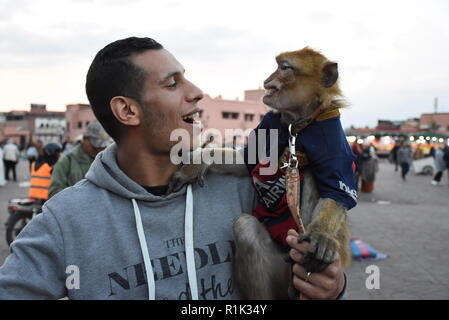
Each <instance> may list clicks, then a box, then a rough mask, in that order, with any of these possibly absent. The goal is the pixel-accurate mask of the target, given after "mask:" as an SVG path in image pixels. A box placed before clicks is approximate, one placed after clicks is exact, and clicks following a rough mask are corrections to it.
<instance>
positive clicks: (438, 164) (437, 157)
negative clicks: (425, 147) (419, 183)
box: [430, 147, 446, 186]
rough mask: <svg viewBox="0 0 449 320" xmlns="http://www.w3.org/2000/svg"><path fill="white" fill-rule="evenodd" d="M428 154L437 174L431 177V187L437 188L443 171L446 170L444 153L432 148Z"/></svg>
mask: <svg viewBox="0 0 449 320" xmlns="http://www.w3.org/2000/svg"><path fill="white" fill-rule="evenodd" d="M430 154H431V156H432V157H433V159H434V161H435V170H436V171H437V173H436V174H435V176H434V177H433V180H432V182H431V183H432V185H434V186H438V185H439V184H440V182H441V177H442V176H443V171H444V170H445V169H446V161H444V152H443V150H441V149H440V148H434V147H432V149H431V150H430Z"/></svg>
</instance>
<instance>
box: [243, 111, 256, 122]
mask: <svg viewBox="0 0 449 320" xmlns="http://www.w3.org/2000/svg"><path fill="white" fill-rule="evenodd" d="M253 120H254V115H253V114H251V113H245V121H253Z"/></svg>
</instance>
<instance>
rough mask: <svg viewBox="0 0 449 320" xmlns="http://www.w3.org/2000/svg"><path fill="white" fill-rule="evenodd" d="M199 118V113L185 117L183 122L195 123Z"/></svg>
mask: <svg viewBox="0 0 449 320" xmlns="http://www.w3.org/2000/svg"><path fill="white" fill-rule="evenodd" d="M198 116H199V113H198V112H195V113H193V114H191V115H189V116H183V117H182V120H184V121H186V122H193V121H195V119H196V118H197V117H198Z"/></svg>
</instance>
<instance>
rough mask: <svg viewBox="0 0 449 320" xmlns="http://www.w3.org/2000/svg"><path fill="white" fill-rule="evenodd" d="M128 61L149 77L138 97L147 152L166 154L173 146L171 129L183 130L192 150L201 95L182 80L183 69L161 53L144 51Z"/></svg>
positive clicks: (194, 142)
mask: <svg viewBox="0 0 449 320" xmlns="http://www.w3.org/2000/svg"><path fill="white" fill-rule="evenodd" d="M132 61H133V63H134V64H135V65H137V66H139V67H140V68H142V69H143V70H145V71H146V72H147V73H148V75H149V76H148V77H147V79H146V81H145V83H144V86H143V92H142V95H141V99H142V102H143V104H144V105H143V106H142V107H143V109H144V112H145V119H143V128H145V134H146V137H145V140H146V142H147V146H148V147H149V150H151V151H152V152H155V153H162V154H166V153H169V152H170V149H171V147H172V146H173V145H175V144H176V143H177V142H176V141H173V142H172V141H170V134H171V132H172V131H173V130H175V129H184V130H186V132H188V133H189V141H183V142H184V143H189V144H190V150H192V149H196V148H197V146H198V138H199V133H200V131H201V122H200V121H198V120H197V119H198V117H199V111H200V109H199V107H198V105H197V104H198V101H200V100H201V99H202V98H203V93H202V91H201V90H200V89H199V88H198V87H196V86H195V85H194V84H193V83H191V82H190V81H188V80H187V79H186V78H185V77H184V68H183V66H182V65H181V64H180V63H179V62H178V61H177V60H176V59H175V57H174V56H173V55H172V54H171V53H170V52H168V51H167V50H165V49H161V50H148V51H145V52H143V53H141V54H138V55H136V56H134V57H133V58H132ZM194 128H195V130H194Z"/></svg>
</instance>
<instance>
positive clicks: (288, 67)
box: [279, 63, 293, 71]
mask: <svg viewBox="0 0 449 320" xmlns="http://www.w3.org/2000/svg"><path fill="white" fill-rule="evenodd" d="M279 68H280V69H281V70H282V71H285V70H288V69H290V70H293V67H292V66H291V65H289V64H286V63H283V64H281V65H280V66H279Z"/></svg>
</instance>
